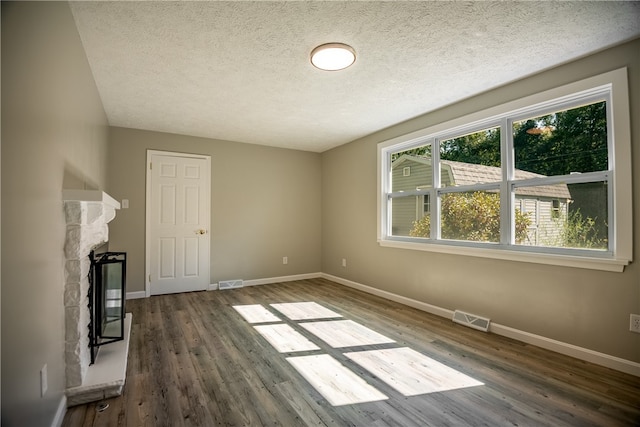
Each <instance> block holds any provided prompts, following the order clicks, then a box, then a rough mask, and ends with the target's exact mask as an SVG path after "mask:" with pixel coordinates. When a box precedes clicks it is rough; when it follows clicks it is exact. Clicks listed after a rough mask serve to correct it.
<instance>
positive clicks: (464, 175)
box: [393, 155, 571, 199]
mask: <svg viewBox="0 0 640 427" xmlns="http://www.w3.org/2000/svg"><path fill="white" fill-rule="evenodd" d="M407 160H408V161H415V162H418V163H423V164H431V159H430V158H426V157H421V156H410V155H403V156H402V157H400V158H399V159H397V160H396V161H394V162H393V167H396V166H398V165H399V164H401V163H403V162H405V161H407ZM440 163H441V164H442V166H443V168H444V169H445V170H448V171H449V172H450V174H451V182H452V185H455V186H459V185H473V184H478V183H486V182H499V181H502V169H500V168H499V167H495V166H485V165H477V164H474V163H465V162H456V161H453V160H441V161H440ZM544 177H545V175H540V174H537V173H533V172H527V171H523V170H520V169H516V170H515V178H516V179H517V180H521V179H531V178H544ZM516 191H517V195H518V196H531V197H549V198H554V199H570V198H571V193H570V192H569V189H568V188H567V185H566V184H556V185H539V186H535V187H519V188H518V189H517V190H516Z"/></svg>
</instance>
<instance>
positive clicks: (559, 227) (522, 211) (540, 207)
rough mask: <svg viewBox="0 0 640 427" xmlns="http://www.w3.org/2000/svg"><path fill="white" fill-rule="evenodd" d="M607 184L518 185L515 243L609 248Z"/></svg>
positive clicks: (559, 246)
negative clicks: (519, 186)
mask: <svg viewBox="0 0 640 427" xmlns="http://www.w3.org/2000/svg"><path fill="white" fill-rule="evenodd" d="M607 191H608V190H607V183H606V182H590V183H582V184H568V185H566V184H557V185H542V186H535V187H521V188H517V189H516V192H515V200H516V202H515V207H516V244H519V245H527V246H547V247H558V248H580V249H604V250H606V249H607V248H608V233H609V228H608V227H609V226H608V222H609V221H608V214H607Z"/></svg>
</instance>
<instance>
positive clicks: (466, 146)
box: [440, 128, 500, 167]
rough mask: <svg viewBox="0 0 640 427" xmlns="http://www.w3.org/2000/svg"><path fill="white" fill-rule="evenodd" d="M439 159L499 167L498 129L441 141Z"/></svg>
mask: <svg viewBox="0 0 640 427" xmlns="http://www.w3.org/2000/svg"><path fill="white" fill-rule="evenodd" d="M440 158H441V159H442V160H453V161H456V162H464V163H473V164H476V165H485V166H496V167H500V128H491V129H486V130H483V131H480V132H474V133H471V134H469V135H464V136H461V137H458V138H451V139H448V140H446V141H442V142H441V143H440Z"/></svg>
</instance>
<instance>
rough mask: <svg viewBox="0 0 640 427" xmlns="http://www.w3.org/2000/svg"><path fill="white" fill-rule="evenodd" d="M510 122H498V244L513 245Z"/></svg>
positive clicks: (503, 120)
mask: <svg viewBox="0 0 640 427" xmlns="http://www.w3.org/2000/svg"><path fill="white" fill-rule="evenodd" d="M511 122H512V121H511V120H510V119H508V118H506V117H505V118H503V119H501V120H500V163H501V165H502V182H501V184H500V243H501V244H503V245H513V244H514V235H515V213H514V209H513V204H514V202H515V200H514V196H513V191H512V186H511V181H513V173H514V166H513V163H514V156H513V132H511Z"/></svg>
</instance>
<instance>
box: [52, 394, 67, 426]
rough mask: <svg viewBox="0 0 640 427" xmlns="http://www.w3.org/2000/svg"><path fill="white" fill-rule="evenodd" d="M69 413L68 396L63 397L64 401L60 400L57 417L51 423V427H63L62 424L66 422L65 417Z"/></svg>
mask: <svg viewBox="0 0 640 427" xmlns="http://www.w3.org/2000/svg"><path fill="white" fill-rule="evenodd" d="M66 413H67V396H66V395H64V394H63V395H62V399H60V403H59V404H58V410H57V411H56V416H55V418H54V419H53V422H52V423H51V427H62V422H63V421H64V416H65V415H66Z"/></svg>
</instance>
